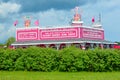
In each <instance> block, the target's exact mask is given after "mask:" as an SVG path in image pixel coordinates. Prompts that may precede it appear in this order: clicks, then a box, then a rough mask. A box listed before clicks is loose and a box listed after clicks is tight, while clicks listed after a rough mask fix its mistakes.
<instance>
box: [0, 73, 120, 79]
mask: <svg viewBox="0 0 120 80" xmlns="http://www.w3.org/2000/svg"><path fill="white" fill-rule="evenodd" d="M0 80H120V72H24V71H15V72H7V71H0Z"/></svg>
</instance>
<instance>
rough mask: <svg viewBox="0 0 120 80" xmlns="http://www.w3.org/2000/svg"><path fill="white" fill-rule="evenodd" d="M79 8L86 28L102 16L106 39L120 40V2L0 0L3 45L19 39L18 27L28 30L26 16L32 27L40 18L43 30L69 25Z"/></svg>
mask: <svg viewBox="0 0 120 80" xmlns="http://www.w3.org/2000/svg"><path fill="white" fill-rule="evenodd" d="M76 6H79V8H80V10H79V12H81V15H82V20H83V21H84V25H88V26H89V25H91V18H92V17H93V16H94V17H95V20H96V21H97V20H98V17H99V13H100V14H101V22H102V25H103V29H104V30H105V39H106V40H110V41H120V0H27V1H26V0H0V43H3V42H5V41H6V40H7V39H8V38H9V37H11V36H14V37H15V30H16V28H17V27H24V26H23V23H24V21H23V20H24V19H23V17H24V16H31V17H32V19H31V20H32V25H34V21H35V20H37V19H39V21H40V27H44V26H56V25H57V26H59V25H62V26H63V25H69V22H70V20H71V18H72V17H73V14H74V12H73V9H74V7H76ZM15 20H18V21H19V24H18V25H17V27H14V25H13V22H14V21H15Z"/></svg>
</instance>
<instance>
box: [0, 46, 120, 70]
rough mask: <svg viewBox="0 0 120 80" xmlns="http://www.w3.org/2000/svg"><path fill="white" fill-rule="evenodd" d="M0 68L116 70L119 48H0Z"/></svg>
mask: <svg viewBox="0 0 120 80" xmlns="http://www.w3.org/2000/svg"><path fill="white" fill-rule="evenodd" d="M0 70H7V71H19V70H22V71H44V72H47V71H49V72H50V71H63V72H77V71H95V72H98V71H99V72H103V71H120V50H115V49H97V48H96V49H94V50H81V49H78V48H75V47H69V48H64V49H62V50H59V51H57V50H55V49H50V48H39V47H30V48H27V49H21V48H20V49H15V50H11V49H0Z"/></svg>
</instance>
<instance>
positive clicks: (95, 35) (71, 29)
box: [11, 10, 116, 49]
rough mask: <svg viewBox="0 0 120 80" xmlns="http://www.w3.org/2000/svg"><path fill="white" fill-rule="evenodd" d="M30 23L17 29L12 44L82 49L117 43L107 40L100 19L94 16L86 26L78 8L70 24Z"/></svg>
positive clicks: (110, 45) (17, 46)
mask: <svg viewBox="0 0 120 80" xmlns="http://www.w3.org/2000/svg"><path fill="white" fill-rule="evenodd" d="M25 25H26V23H25ZM29 25H30V21H29V23H28V25H27V26H26V27H24V28H17V29H16V42H14V43H13V44H11V45H12V46H13V47H14V48H20V47H22V48H26V47H29V46H38V47H51V48H56V49H62V48H64V47H69V46H70V45H74V46H76V47H78V48H81V49H88V48H95V47H100V48H113V46H114V44H116V43H114V42H111V41H107V40H105V36H104V29H103V28H102V25H101V23H100V20H99V21H98V22H95V21H94V18H93V19H92V25H91V26H84V25H83V21H82V19H81V15H80V14H79V13H78V11H77V10H76V11H75V15H74V17H73V19H72V21H71V24H70V25H69V26H59V27H57V26H55V27H54V26H53V27H51V28H50V27H49V28H41V27H39V26H36V27H29Z"/></svg>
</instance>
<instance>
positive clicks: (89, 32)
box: [80, 28, 104, 40]
mask: <svg viewBox="0 0 120 80" xmlns="http://www.w3.org/2000/svg"><path fill="white" fill-rule="evenodd" d="M80 31H81V38H88V39H101V40H103V39H104V31H103V30H99V29H93V28H81V29H80Z"/></svg>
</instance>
